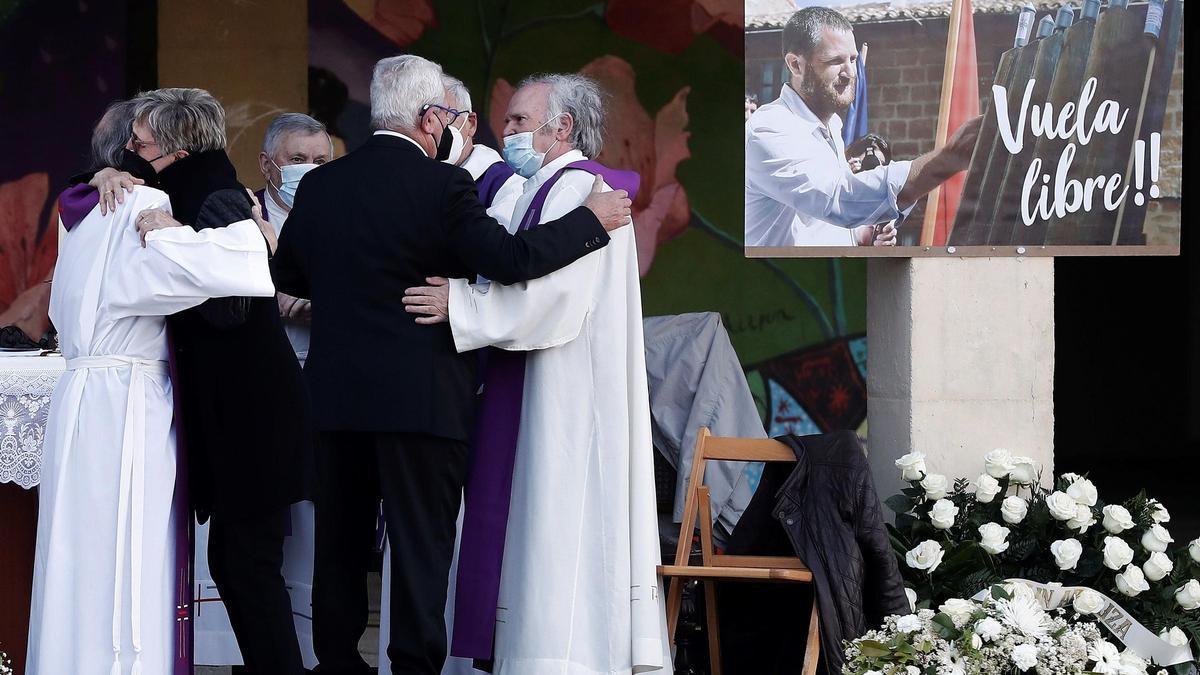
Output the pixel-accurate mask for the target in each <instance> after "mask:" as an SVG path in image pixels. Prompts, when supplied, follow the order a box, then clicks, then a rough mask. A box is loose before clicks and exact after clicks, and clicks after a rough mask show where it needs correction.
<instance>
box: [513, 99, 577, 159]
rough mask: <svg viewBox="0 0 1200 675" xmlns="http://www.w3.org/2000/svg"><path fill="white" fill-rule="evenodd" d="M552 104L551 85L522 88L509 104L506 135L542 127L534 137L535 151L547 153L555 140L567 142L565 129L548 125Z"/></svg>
mask: <svg viewBox="0 0 1200 675" xmlns="http://www.w3.org/2000/svg"><path fill="white" fill-rule="evenodd" d="M549 104H550V85H548V84H531V85H529V86H526V87H521V88H520V89H518V90H517V91H516V93H514V94H513V97H512V99H510V100H509V102H508V112H506V113H505V114H504V135H505V136H512V135H513V134H520V133H524V132H526V131H533V130H535V129H537V128H538V127H541V130H539V131H538V132H537V133H535V134H534V135H533V149H534V150H537V151H538V152H546V151H547V150H549V149H550V146H551V145H553V144H554V142H555V140H556V139H557V140H559V141H565V140H566V138H567V133H566V131H565V129H558V130H556V129H554V128H552V127H553V126H555V125H552V124H546V125H545V126H542V125H543V124H545V123H546V121H547V115H548V112H549V111H548V107H549Z"/></svg>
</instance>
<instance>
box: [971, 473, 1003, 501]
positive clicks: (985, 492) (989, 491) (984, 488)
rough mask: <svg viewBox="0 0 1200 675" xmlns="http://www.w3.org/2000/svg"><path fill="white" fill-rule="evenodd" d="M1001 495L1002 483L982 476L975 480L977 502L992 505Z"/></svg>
mask: <svg viewBox="0 0 1200 675" xmlns="http://www.w3.org/2000/svg"><path fill="white" fill-rule="evenodd" d="M998 494H1000V481H998V480H996V479H995V478H992V477H991V476H989V475H987V474H986V473H985V474H982V475H980V476H979V478H976V479H975V501H977V502H979V503H980V504H990V503H992V500H993V499H995V498H996V495H998Z"/></svg>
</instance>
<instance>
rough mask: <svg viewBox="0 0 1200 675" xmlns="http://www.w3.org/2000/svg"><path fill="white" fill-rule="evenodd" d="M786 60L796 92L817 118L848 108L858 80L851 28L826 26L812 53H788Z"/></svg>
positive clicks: (844, 110) (852, 99)
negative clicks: (838, 28) (805, 54)
mask: <svg viewBox="0 0 1200 675" xmlns="http://www.w3.org/2000/svg"><path fill="white" fill-rule="evenodd" d="M786 61H787V65H788V70H790V71H791V73H792V84H793V86H794V87H795V88H796V93H798V94H800V96H801V98H803V99H804V101H805V103H807V104H808V105H809V107H810V108H812V109H813V112H814V113H816V114H817V116H818V117H821V118H825V117H827V116H829V115H832V114H835V113H836V114H841V113H844V112H846V110H848V109H849V108H850V104H851V103H853V102H854V86H855V84H856V82H857V79H858V73H857V71H856V65H857V63H858V50H857V49H856V48H855V43H854V33H853V32H852V31H840V30H833V29H831V28H826V29H825V32H824V34H823V35H822V36H821V40H820V41H819V42H818V43H817V45H816V47H814V48H813V51H812V53H811V54H809V55H808V56H807V57H805V56H804V55H801V54H792V53H789V54H787V57H786Z"/></svg>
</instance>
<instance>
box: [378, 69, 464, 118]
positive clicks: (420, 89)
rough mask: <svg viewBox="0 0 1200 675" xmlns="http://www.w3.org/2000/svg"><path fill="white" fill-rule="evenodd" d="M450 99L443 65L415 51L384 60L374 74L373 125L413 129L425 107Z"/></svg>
mask: <svg viewBox="0 0 1200 675" xmlns="http://www.w3.org/2000/svg"><path fill="white" fill-rule="evenodd" d="M445 100H446V86H445V85H444V84H442V67H441V66H439V65H438V64H436V63H434V62H433V61H430V60H428V59H423V58H421V57H420V56H415V55H413V54H404V55H402V56H391V57H388V58H386V59H380V60H379V62H378V63H376V64H375V72H374V73H373V74H372V75H371V126H372V127H373V128H375V129H411V128H413V127H415V126H417V117H418V116H420V114H421V108H423V107H425V106H427V105H441V104H442V103H443V102H444V101H445Z"/></svg>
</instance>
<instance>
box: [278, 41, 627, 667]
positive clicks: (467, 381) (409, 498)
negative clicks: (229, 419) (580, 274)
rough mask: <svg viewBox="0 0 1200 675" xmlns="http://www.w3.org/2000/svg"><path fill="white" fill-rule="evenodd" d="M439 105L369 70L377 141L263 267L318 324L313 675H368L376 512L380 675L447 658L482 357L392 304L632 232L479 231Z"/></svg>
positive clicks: (607, 201)
mask: <svg viewBox="0 0 1200 675" xmlns="http://www.w3.org/2000/svg"><path fill="white" fill-rule="evenodd" d="M445 94H446V92H445V89H444V87H443V84H442V72H441V68H440V67H439V66H438V65H437V64H435V63H432V62H430V61H427V60H425V59H422V58H420V57H417V56H411V55H405V56H397V57H392V58H388V59H384V60H382V61H380V62H379V63H378V64H376V66H375V72H374V76H373V78H372V81H371V118H372V123H373V125H374V126H375V128H376V129H377V131H376V132H375V135H374V136H373V137H372V138H371V139H370V140H369V141H368V142H367V143H366V144H365V145H364V146H363V147H362V148H360V149H358V150H355V151H354V152H352V153H350V154H348V155H347V156H345V157H344V158H342V159H339V160H337V161H335V162H330V163H328V164H326V165H324V166H320V167H317V168H316V169H313V170H312V171H311V172H309V173H308V174H307V175H306V176H305V177H304V179H303V181H302V182H301V186H300V189H299V190H298V192H297V195H296V200H295V203H294V206H293V207H292V212H291V215H290V217H289V218H288V225H287V228H286V229H285V230H284V233H283V236H282V237H281V239H280V243H279V251H278V253H277V254H276V256H275V258H274V260H273V261H272V270H273V273H274V277H275V283H276V286H277V288H278V290H280V291H282V292H284V293H288V294H290V295H295V296H298V297H304V298H311V299H312V303H313V307H314V308H315V311H314V313H313V323H312V335H311V342H310V346H309V354H308V361H307V364H306V365H305V375H306V377H307V379H308V382H309V385H310V387H309V389H310V391H311V395H312V398H313V415H314V425H315V427H316V429H317V431H318V438H319V443H318V446H319V449H318V464H317V469H318V491H317V500H316V521H317V525H316V561H315V573H314V579H313V646H314V649H315V651H316V654H317V660H318V661H319V666H318V668H317V672H318V673H322V674H323V675H333V674H336V675H342V674H352V675H359V674H362V673H368V672H371V671H370V670H369V669H368V667H367V665H366V663H365V662H364V661H363V659H362V657H361V656H360V655H359V653H358V647H357V645H358V640H359V638H360V637H361V636H362V634H363V632H364V630H365V628H366V623H367V588H366V576H367V568H368V561H369V553H370V546H371V542H372V534H373V532H374V517H373V516H374V513H375V508H376V504H378V503H379V499H380V497H381V496H382V499H383V504H384V513H385V516H386V519H387V524H388V538H389V541H390V543H391V551H392V553H391V555H392V559H391V563H392V570H393V578H392V579H393V580H392V588H391V606H392V608H393V610H392V626H391V636H390V644H389V647H388V656H389V657H390V659H391V663H392V669H393V670H392V672H394V673H397V674H399V673H429V674H436V673H438V672H439V671H440V670H441V667H442V663H443V662H444V660H445V657H446V631H445V619H444V614H443V612H444V609H445V604H446V586H447V580H448V575H449V570H450V562H451V557H452V555H453V551H454V536H455V519H456V517H457V515H458V508H459V502H460V497H461V491H462V487H463V483H464V481H465V477H466V472H467V467H468V456H469V453H468V441H469V433H470V431H471V429H472V424H473V417H474V412H475V410H474V408H475V402H474V394H475V390H476V388H477V386H478V382H477V375H476V356H475V355H474V354H458V353H457V352H456V351H455V348H454V341H453V339H452V337H451V334H450V328H449V327H448V324H440V325H438V326H434V327H432V328H431V327H429V326H419V325H417V324H416V322H415V320H414V318H413V315H411V314H408V313H406V312H405V311H404V305H403V303H402V298H403V297H404V289H405V288H407V287H409V286H414V285H422V284H424V283H425V282H426V279H427V278H429V277H433V276H457V277H467V278H474V277H475V276H476V275H483V276H485V277H487V278H489V279H491V280H493V281H496V282H498V283H504V284H512V283H517V282H520V281H525V280H528V279H532V278H536V277H539V276H543V275H545V274H548V273H550V272H552V271H554V270H556V269H559V268H561V267H563V266H565V265H567V264H569V263H571V262H573V261H575V260H577V259H578V258H580V257H582V256H584V255H586V254H588V253H590V252H592V251H595V250H597V249H599V248H601V247H603V246H604V245H606V244H607V243H608V235H607V233H606V230H608V229H615V228H616V227H619V226H621V225H623V224H625V223H627V222H629V219H628V216H629V206H630V203H629V200H628V199H627V198H626V195H625V193H624V192H623V191H615V192H609V193H605V194H603V195H601V194H600V193H599V192H598V191H597V192H595V193H593V195H592V196H591V197H589V199H588V201H587V202H585V204H584V206H582V207H580V208H579V209H576V210H575V211H573V212H571V213H570V214H568V215H567V216H565V217H563V218H562V219H560V220H558V221H555V222H553V223H548V224H546V225H543V226H541V227H538V228H535V229H532V230H529V231H527V232H521V233H519V234H517V235H515V236H513V235H509V233H508V232H507V230H505V229H504V228H503V227H502V226H500V225H499V224H498V223H497V222H496V221H495V220H493V219H491V218H489V217H488V216H487V214H486V212H485V210H484V208H483V206H482V205H481V204H480V203H479V199H478V197H477V195H476V192H475V185H474V182H473V181H472V180H471V176H470V174H468V173H467V172H466V171H464V170H462V169H460V168H458V167H455V166H453V165H451V164H448V163H444V162H439V161H434V159H445V157H446V156H447V155H448V154H449V148H450V145H451V133H450V132H449V131H447V127H448V125H449V122H450V117H451V114H452V113H451V112H450V110H449V109H448V108H446V107H445V105H444V101H445ZM598 216H600V217H598Z"/></svg>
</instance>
